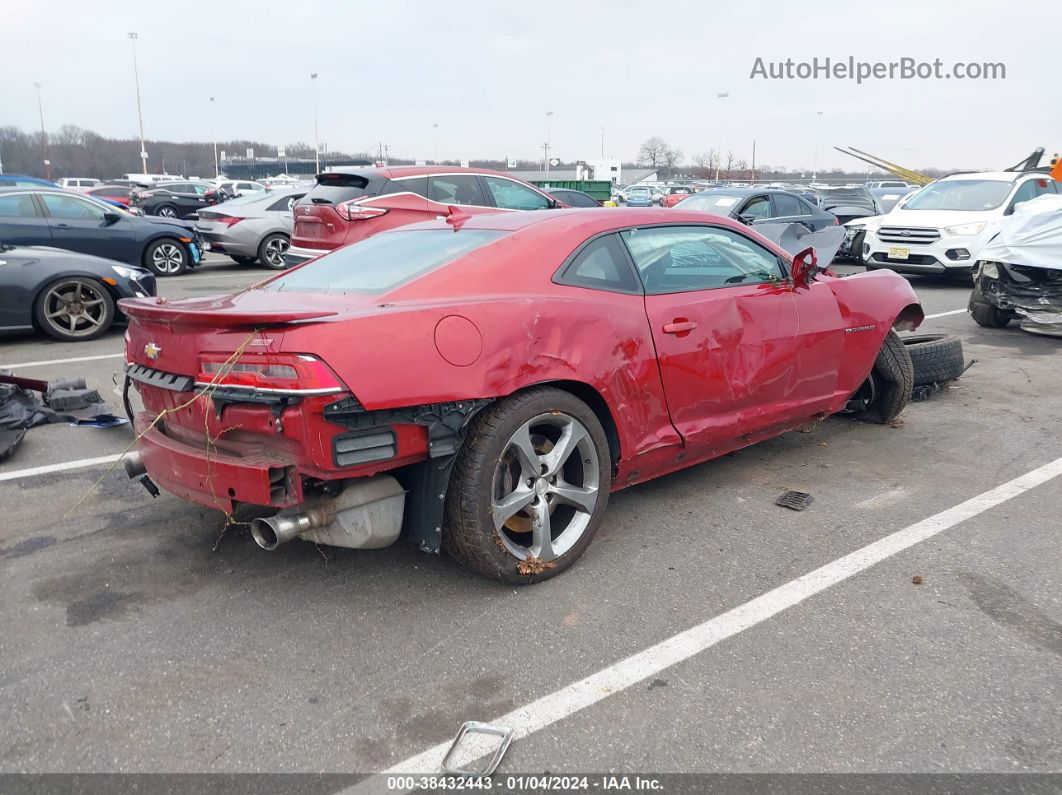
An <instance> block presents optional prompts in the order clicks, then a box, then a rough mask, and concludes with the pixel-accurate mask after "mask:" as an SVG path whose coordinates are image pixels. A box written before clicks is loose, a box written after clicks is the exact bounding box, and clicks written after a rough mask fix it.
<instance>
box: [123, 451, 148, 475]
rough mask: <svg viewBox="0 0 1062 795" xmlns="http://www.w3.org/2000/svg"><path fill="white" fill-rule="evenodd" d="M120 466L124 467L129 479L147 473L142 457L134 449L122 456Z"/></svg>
mask: <svg viewBox="0 0 1062 795" xmlns="http://www.w3.org/2000/svg"><path fill="white" fill-rule="evenodd" d="M122 466H124V467H125V473H126V474H127V475H128V476H129V479H130V480H132V479H133V478H138V477H140V476H141V475H143V474H146V473H147V467H145V466H144V458H143V456H141V455H140V453H138V452H137V451H136V450H132V451H130V452H128V453H126V454H125V455H123V456H122Z"/></svg>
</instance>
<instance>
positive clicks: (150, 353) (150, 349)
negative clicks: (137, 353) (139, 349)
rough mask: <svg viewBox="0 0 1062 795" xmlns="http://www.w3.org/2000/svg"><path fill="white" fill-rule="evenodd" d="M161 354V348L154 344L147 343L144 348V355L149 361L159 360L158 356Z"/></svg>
mask: <svg viewBox="0 0 1062 795" xmlns="http://www.w3.org/2000/svg"><path fill="white" fill-rule="evenodd" d="M160 353H162V348H160V347H159V346H158V345H156V344H155V343H154V342H149V343H148V344H147V345H145V346H144V355H145V356H146V357H148V358H149V359H152V360H154V359H157V358H159V354H160Z"/></svg>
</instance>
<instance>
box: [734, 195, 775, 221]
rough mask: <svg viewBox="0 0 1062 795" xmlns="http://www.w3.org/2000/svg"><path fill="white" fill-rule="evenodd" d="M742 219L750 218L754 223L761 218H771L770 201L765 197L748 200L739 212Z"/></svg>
mask: <svg viewBox="0 0 1062 795" xmlns="http://www.w3.org/2000/svg"><path fill="white" fill-rule="evenodd" d="M741 217H742V218H751V219H752V220H754V221H759V220H760V219H763V218H770V217H771V200H770V199H768V198H767V197H766V196H756V197H755V198H753V199H749V201H748V203H747V204H746V205H745V209H743V210H742V211H741Z"/></svg>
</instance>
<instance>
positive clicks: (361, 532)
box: [251, 475, 406, 552]
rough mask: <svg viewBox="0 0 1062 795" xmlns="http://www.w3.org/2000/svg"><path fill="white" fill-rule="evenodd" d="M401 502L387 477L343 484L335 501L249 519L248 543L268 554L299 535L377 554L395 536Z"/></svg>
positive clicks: (400, 494)
mask: <svg viewBox="0 0 1062 795" xmlns="http://www.w3.org/2000/svg"><path fill="white" fill-rule="evenodd" d="M405 496H406V492H405V489H403V488H402V486H401V485H400V484H399V482H398V481H397V480H395V479H394V478H393V477H390V476H388V475H377V476H375V477H372V478H364V479H360V480H357V481H347V482H346V484H345V485H344V488H343V491H342V492H340V494H338V495H337V496H335V497H330V498H327V499H323V500H319V501H317V502H314V503H311V504H310V505H302V506H298V507H296V508H288V509H286V510H283V511H281V512H280V513H278V514H276V515H275V516H269V517H266V518H264V519H255V520H254V521H253V522H251V537H252V538H254V542H255V543H256V544H258V546H260V547H261V548H262V549H265V550H267V551H270V552H271V551H273V550H274V549H276V548H277V547H279V546H280V545H281V544H285V543H287V542H288V541H291V540H292V539H295V538H298V537H299V536H303V535H304V536H306V538H307V540H310V541H313V542H315V543H318V544H328V545H330V546H337V547H348V548H350V549H379V548H381V547H385V546H388V545H389V544H393V543H394V542H395V541H396V540H397V538H398V536H399V533H400V532H401V529H402V513H403V503H404V501H405Z"/></svg>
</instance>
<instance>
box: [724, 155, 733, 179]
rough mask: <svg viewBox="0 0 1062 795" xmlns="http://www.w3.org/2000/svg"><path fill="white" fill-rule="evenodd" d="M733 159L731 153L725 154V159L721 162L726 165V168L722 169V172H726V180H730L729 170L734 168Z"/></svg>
mask: <svg viewBox="0 0 1062 795" xmlns="http://www.w3.org/2000/svg"><path fill="white" fill-rule="evenodd" d="M735 159H736V158H735V155H734V153H733V152H727V153H726V159H725V160H724V161H723V162H724V163H726V166H725V167H724V169H723V170H724V171H726V178H727V179H730V170H731V169H732V168H733V167H734V160H735Z"/></svg>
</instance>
